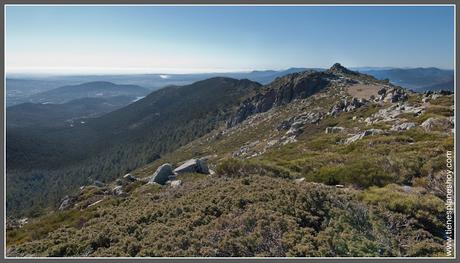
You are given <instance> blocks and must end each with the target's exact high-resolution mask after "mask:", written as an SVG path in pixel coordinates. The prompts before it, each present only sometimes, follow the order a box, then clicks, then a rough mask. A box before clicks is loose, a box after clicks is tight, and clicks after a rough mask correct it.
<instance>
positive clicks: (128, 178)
mask: <svg viewBox="0 0 460 263" xmlns="http://www.w3.org/2000/svg"><path fill="white" fill-rule="evenodd" d="M123 179H125V180H128V181H131V182H134V181H137V177H135V176H133V175H132V174H130V173H129V174H125V175H124V176H123Z"/></svg>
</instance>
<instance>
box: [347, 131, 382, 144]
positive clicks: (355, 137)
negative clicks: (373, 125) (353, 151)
mask: <svg viewBox="0 0 460 263" xmlns="http://www.w3.org/2000/svg"><path fill="white" fill-rule="evenodd" d="M382 133H383V130H380V129H369V130H365V131H363V132H360V133H358V134H355V135H353V136H351V137H349V138H347V139H345V142H344V143H345V144H350V143H354V142H356V141H359V140H361V139H362V138H364V137H366V136H370V135H378V134H382Z"/></svg>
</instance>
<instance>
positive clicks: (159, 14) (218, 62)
mask: <svg viewBox="0 0 460 263" xmlns="http://www.w3.org/2000/svg"><path fill="white" fill-rule="evenodd" d="M6 8H7V10H6V40H5V41H6V70H7V72H48V71H49V72H51V71H56V72H57V71H60V72H67V73H71V72H125V73H129V72H157V73H160V72H165V73H175V72H210V71H214V72H217V71H242V70H243V71H244V70H253V69H258V70H262V69H285V68H289V67H330V66H331V65H332V64H333V63H335V62H340V63H342V64H343V65H345V66H348V67H358V66H375V67H382V66H390V67H439V68H448V69H451V68H453V64H454V60H453V56H454V43H453V41H454V7H451V6H418V7H415V6H399V7H396V6H393V7H391V6H220V7H218V6H7V7H6Z"/></svg>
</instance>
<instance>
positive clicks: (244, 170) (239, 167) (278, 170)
mask: <svg viewBox="0 0 460 263" xmlns="http://www.w3.org/2000/svg"><path fill="white" fill-rule="evenodd" d="M216 173H217V174H218V175H221V176H227V177H245V176H248V175H266V176H272V177H281V178H291V177H292V176H291V174H290V171H289V170H288V169H286V168H284V167H280V166H276V165H273V164H268V163H264V162H258V161H253V160H240V159H235V158H229V159H225V160H222V161H221V162H219V164H218V165H217V167H216Z"/></svg>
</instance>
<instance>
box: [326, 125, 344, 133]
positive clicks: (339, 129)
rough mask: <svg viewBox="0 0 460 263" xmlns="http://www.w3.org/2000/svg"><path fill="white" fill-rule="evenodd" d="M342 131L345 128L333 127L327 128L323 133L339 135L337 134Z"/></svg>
mask: <svg viewBox="0 0 460 263" xmlns="http://www.w3.org/2000/svg"><path fill="white" fill-rule="evenodd" d="M343 130H345V128H343V127H338V126H335V127H327V128H326V131H325V133H326V134H329V133H339V132H342V131H343Z"/></svg>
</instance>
